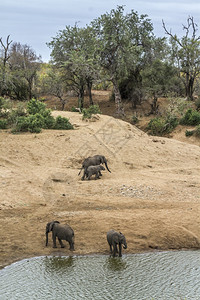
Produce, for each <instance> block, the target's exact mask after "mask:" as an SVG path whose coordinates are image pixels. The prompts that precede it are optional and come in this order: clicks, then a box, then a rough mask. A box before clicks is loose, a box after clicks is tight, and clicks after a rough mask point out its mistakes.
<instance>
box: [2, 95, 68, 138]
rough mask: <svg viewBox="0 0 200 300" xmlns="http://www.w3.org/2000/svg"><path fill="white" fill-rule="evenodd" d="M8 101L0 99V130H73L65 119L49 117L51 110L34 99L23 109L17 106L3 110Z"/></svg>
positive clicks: (13, 131) (36, 131)
mask: <svg viewBox="0 0 200 300" xmlns="http://www.w3.org/2000/svg"><path fill="white" fill-rule="evenodd" d="M7 102H8V101H6V100H4V99H3V98H0V129H6V128H8V127H10V128H11V131H12V133H16V132H28V131H29V132H35V133H39V132H41V130H42V128H44V129H58V130H60V129H64V130H68V129H73V125H72V124H71V123H70V122H69V120H68V119H67V118H63V117H61V116H58V117H57V118H56V119H54V117H53V116H52V115H51V110H50V109H47V108H46V105H45V104H44V103H42V102H40V101H38V100H36V99H31V100H30V101H29V102H28V103H27V106H26V109H25V107H22V106H21V105H19V106H18V107H17V108H12V107H11V106H10V108H9V109H6V110H5V107H7V106H8V103H7Z"/></svg>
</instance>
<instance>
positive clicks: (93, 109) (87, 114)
mask: <svg viewBox="0 0 200 300" xmlns="http://www.w3.org/2000/svg"><path fill="white" fill-rule="evenodd" d="M82 114H83V120H84V119H90V118H91V117H92V115H93V114H101V111H100V108H99V106H98V105H90V106H89V108H84V109H83V110H82Z"/></svg>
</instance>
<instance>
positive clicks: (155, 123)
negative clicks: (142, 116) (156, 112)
mask: <svg viewBox="0 0 200 300" xmlns="http://www.w3.org/2000/svg"><path fill="white" fill-rule="evenodd" d="M164 126H165V121H164V119H161V118H154V119H151V121H150V122H149V123H148V126H147V130H148V131H149V133H150V134H151V135H162V134H163V132H164Z"/></svg>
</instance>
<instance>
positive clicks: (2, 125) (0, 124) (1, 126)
mask: <svg viewBox="0 0 200 300" xmlns="http://www.w3.org/2000/svg"><path fill="white" fill-rule="evenodd" d="M7 125H8V122H7V120H0V129H6V128H7Z"/></svg>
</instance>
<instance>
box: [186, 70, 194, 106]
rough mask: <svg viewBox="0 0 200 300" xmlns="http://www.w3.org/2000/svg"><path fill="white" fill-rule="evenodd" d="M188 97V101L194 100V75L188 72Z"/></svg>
mask: <svg viewBox="0 0 200 300" xmlns="http://www.w3.org/2000/svg"><path fill="white" fill-rule="evenodd" d="M185 89H186V97H187V100H188V101H193V92H194V77H193V76H190V75H189V73H187V74H186V86H185Z"/></svg>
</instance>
